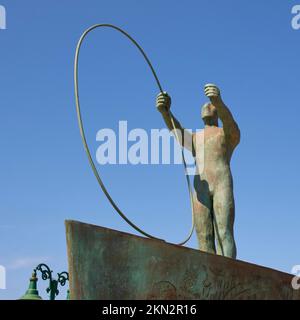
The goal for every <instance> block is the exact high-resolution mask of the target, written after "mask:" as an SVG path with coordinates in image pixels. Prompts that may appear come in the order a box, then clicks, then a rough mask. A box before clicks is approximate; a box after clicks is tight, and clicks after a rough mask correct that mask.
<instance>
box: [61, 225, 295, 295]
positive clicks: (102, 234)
mask: <svg viewBox="0 0 300 320" xmlns="http://www.w3.org/2000/svg"><path fill="white" fill-rule="evenodd" d="M66 231H67V247H68V260H69V275H70V291H71V299H94V300H103V299H112V300H114V299H300V291H299V290H298V291H297V290H293V289H292V286H291V280H292V275H289V274H286V273H282V272H279V271H276V270H272V269H268V268H264V267H261V266H257V265H253V264H249V263H245V262H242V261H237V260H234V259H230V258H225V257H221V256H218V255H215V254H209V253H205V252H201V251H199V250H194V249H189V248H185V247H182V246H178V245H173V244H168V243H166V242H163V241H159V240H153V239H147V238H142V237H138V236H135V235H131V234H128V233H124V232H119V231H115V230H111V229H107V228H103V227H98V226H93V225H89V224H84V223H80V222H76V221H66Z"/></svg>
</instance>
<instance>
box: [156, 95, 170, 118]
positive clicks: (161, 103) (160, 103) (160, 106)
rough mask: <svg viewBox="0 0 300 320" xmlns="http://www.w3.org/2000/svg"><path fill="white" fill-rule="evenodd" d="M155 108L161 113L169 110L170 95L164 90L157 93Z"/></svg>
mask: <svg viewBox="0 0 300 320" xmlns="http://www.w3.org/2000/svg"><path fill="white" fill-rule="evenodd" d="M156 108H157V110H158V111H159V112H161V113H167V112H169V110H170V108H171V97H170V96H169V95H168V94H167V93H166V92H164V93H160V94H158V96H157V98H156Z"/></svg>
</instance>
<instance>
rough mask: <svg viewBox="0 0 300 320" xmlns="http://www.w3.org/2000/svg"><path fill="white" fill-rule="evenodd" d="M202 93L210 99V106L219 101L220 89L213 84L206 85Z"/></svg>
mask: <svg viewBox="0 0 300 320" xmlns="http://www.w3.org/2000/svg"><path fill="white" fill-rule="evenodd" d="M204 93H205V95H206V96H207V97H208V98H209V99H210V101H211V103H212V104H214V103H217V102H219V101H220V100H221V93H220V89H219V88H218V87H217V86H216V85H215V84H211V83H209V84H206V85H205V87H204Z"/></svg>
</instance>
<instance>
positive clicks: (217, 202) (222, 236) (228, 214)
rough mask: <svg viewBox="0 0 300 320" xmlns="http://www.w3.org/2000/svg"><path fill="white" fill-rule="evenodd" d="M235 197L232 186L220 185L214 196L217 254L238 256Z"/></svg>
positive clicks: (231, 256)
mask: <svg viewBox="0 0 300 320" xmlns="http://www.w3.org/2000/svg"><path fill="white" fill-rule="evenodd" d="M234 214H235V208H234V198H233V191H232V187H231V186H222V185H219V186H218V187H217V188H216V190H215V192H214V197H213V216H214V229H215V237H216V244H217V254H219V255H223V256H225V257H230V258H233V259H235V258H236V245H235V241H234V232H233V224H234Z"/></svg>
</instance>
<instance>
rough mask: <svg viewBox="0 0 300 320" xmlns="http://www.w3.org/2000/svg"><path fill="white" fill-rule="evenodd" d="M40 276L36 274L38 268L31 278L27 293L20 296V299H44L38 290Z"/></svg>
mask: <svg viewBox="0 0 300 320" xmlns="http://www.w3.org/2000/svg"><path fill="white" fill-rule="evenodd" d="M37 282H38V278H37V276H36V270H34V271H33V273H32V276H31V278H30V282H29V287H28V290H27V291H26V293H25V294H24V295H23V296H22V297H21V298H20V300H42V298H41V297H40V296H39V292H38V290H37V285H36V284H37Z"/></svg>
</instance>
